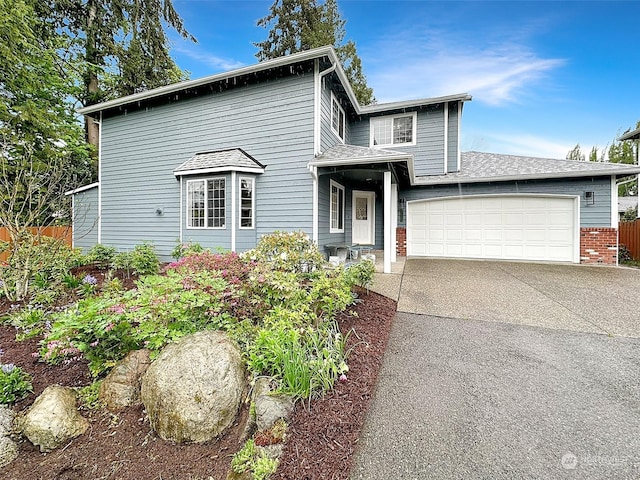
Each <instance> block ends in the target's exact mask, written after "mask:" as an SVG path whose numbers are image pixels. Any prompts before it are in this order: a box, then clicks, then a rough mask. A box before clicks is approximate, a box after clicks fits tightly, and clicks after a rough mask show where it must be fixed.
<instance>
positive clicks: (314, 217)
mask: <svg viewBox="0 0 640 480" xmlns="http://www.w3.org/2000/svg"><path fill="white" fill-rule="evenodd" d="M309 169H310V170H311V178H312V179H313V187H312V196H311V198H312V200H311V201H312V202H313V205H312V206H311V222H312V226H311V233H312V240H313V242H314V243H316V244H317V243H318V217H319V212H318V210H319V206H318V167H309Z"/></svg>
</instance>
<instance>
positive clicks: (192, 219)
mask: <svg viewBox="0 0 640 480" xmlns="http://www.w3.org/2000/svg"><path fill="white" fill-rule="evenodd" d="M225 192H226V190H225V179H224V177H216V178H209V179H203V180H189V181H187V227H188V228H225V218H226V205H225V202H226V193H225Z"/></svg>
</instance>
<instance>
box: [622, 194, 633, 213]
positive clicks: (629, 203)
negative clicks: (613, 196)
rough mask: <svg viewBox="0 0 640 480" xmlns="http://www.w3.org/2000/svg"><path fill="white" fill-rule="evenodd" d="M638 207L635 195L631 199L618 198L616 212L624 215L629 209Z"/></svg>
mask: <svg viewBox="0 0 640 480" xmlns="http://www.w3.org/2000/svg"><path fill="white" fill-rule="evenodd" d="M637 206H638V197H637V196H636V195H634V196H632V197H618V212H619V213H624V212H626V211H627V210H629V209H630V208H636V207H637Z"/></svg>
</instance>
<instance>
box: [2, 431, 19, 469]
mask: <svg viewBox="0 0 640 480" xmlns="http://www.w3.org/2000/svg"><path fill="white" fill-rule="evenodd" d="M17 457H18V445H16V443H15V442H14V441H13V440H11V439H10V438H9V437H0V468H2V467H4V466H6V465H9V464H10V463H11V462H13V461H14V460H15V459H16V458H17Z"/></svg>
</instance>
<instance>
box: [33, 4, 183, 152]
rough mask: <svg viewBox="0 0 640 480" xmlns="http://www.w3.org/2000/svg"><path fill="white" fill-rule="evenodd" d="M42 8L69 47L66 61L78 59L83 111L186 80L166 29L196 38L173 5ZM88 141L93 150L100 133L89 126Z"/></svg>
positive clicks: (80, 96) (57, 5) (77, 5)
mask: <svg viewBox="0 0 640 480" xmlns="http://www.w3.org/2000/svg"><path fill="white" fill-rule="evenodd" d="M41 4H42V7H41V15H47V16H48V17H49V18H50V19H51V20H52V21H53V22H54V24H55V25H56V27H57V28H58V29H59V30H60V31H61V32H64V33H66V34H68V36H69V38H70V39H71V40H72V42H73V43H72V45H71V48H70V49H69V50H68V51H67V52H66V57H68V58H76V59H79V60H81V62H80V63H79V68H80V74H81V77H82V83H81V85H82V87H83V88H82V90H81V92H80V94H79V95H78V97H77V99H78V100H79V101H80V102H81V103H82V104H83V105H84V106H88V105H93V104H95V103H99V102H102V101H105V100H108V99H110V98H114V97H118V96H122V95H128V94H132V93H136V92H140V91H143V90H147V89H151V88H156V87H160V86H163V85H168V84H170V83H174V82H176V81H179V80H182V79H184V78H185V75H184V74H183V73H182V72H181V71H180V69H179V68H178V67H177V66H176V64H175V63H174V62H173V60H172V59H171V57H170V56H169V45H168V40H167V37H166V34H165V31H164V24H166V25H168V26H170V27H172V28H174V29H175V30H176V31H177V32H178V33H179V34H180V35H182V36H183V37H184V38H189V39H191V40H193V41H195V39H194V38H193V37H192V36H191V35H190V34H189V32H187V30H186V29H185V27H184V25H183V22H182V19H181V18H180V16H179V15H178V13H177V12H176V10H175V8H174V7H173V3H172V0H48V3H47V2H44V1H43V2H41ZM163 22H164V24H163ZM87 137H88V140H89V143H91V144H93V145H97V140H98V129H97V126H96V125H95V124H94V123H92V122H88V123H87Z"/></svg>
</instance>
